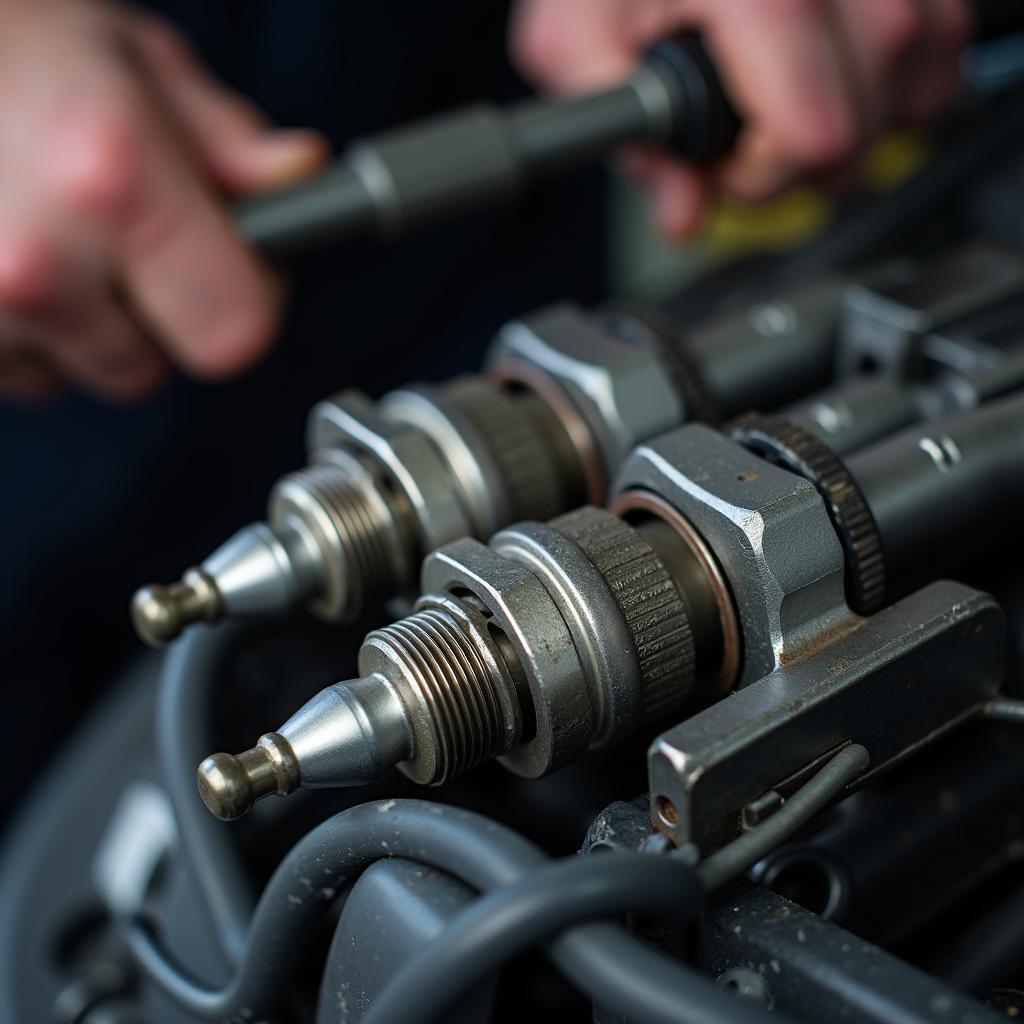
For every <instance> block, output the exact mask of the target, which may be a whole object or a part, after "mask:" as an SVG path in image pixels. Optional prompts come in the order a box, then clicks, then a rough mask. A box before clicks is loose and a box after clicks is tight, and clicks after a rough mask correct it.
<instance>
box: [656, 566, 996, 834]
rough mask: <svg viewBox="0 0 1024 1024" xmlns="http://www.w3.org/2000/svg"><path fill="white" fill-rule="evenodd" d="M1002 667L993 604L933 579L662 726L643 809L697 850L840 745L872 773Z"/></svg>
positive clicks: (955, 718) (958, 713)
mask: <svg viewBox="0 0 1024 1024" xmlns="http://www.w3.org/2000/svg"><path fill="white" fill-rule="evenodd" d="M1002 662H1003V622H1002V613H1001V612H1000V610H999V607H998V605H997V604H996V603H995V601H993V599H992V598H991V597H989V596H988V595H986V594H982V593H979V592H978V591H975V590H972V589H971V588H969V587H965V586H963V585H961V584H958V583H949V582H942V583H934V584H932V585H930V586H928V587H926V588H925V589H923V590H921V591H918V592H917V593H915V594H913V595H911V596H910V597H908V598H905V599H904V600H902V601H900V602H898V603H897V604H895V605H892V606H890V607H888V608H885V609H883V610H882V611H881V612H879V613H878V614H877V615H874V616H872V617H871V618H869V619H859V620H854V621H853V622H851V623H848V624H847V625H846V627H845V628H844V629H843V630H841V631H840V632H837V633H833V634H831V635H829V634H825V635H822V636H821V637H819V639H818V642H817V643H816V645H815V647H814V649H812V650H810V651H807V652H805V654H804V656H803V657H801V658H799V659H796V660H794V661H792V662H787V663H786V664H785V665H784V666H781V667H779V668H778V669H776V670H775V671H773V672H771V673H769V674H768V675H766V676H765V678H764V679H762V680H760V681H759V682H757V683H755V684H754V685H752V686H747V687H746V688H745V689H742V690H740V691H738V692H737V693H735V694H733V695H732V696H731V697H729V698H727V699H726V700H723V701H719V702H718V703H717V704H715V705H713V706H712V707H710V708H707V709H706V710H704V711H702V712H700V713H699V714H697V715H695V716H694V717H693V718H691V719H689V720H688V721H685V722H682V723H681V724H679V725H677V726H675V727H674V728H673V729H670V730H669V731H668V732H666V733H663V734H662V735H661V736H660V737H659V738H658V739H657V740H656V741H655V743H654V744H653V746H652V747H651V750H650V753H649V755H648V772H649V779H650V791H651V797H652V816H653V818H654V820H655V822H656V824H657V826H658V828H660V829H661V830H662V831H664V832H665V833H666V834H667V835H669V836H670V837H671V838H672V839H673V840H674V841H675V842H676V843H678V844H680V845H682V844H684V843H687V842H691V841H692V842H696V843H697V844H698V845H699V846H700V848H701V849H702V850H703V851H704V852H705V853H707V852H709V851H710V850H712V849H715V848H717V847H718V846H721V845H722V844H723V843H724V842H726V841H728V839H729V838H731V837H732V836H733V835H735V834H736V832H737V830H738V829H739V827H740V821H741V812H742V811H743V808H744V807H745V806H746V805H747V804H749V803H751V802H752V801H754V800H755V799H756V798H758V797H760V796H761V795H762V794H764V793H766V792H768V791H770V790H773V789H774V790H780V787H782V790H781V791H783V792H784V791H785V786H786V784H787V783H791V782H792V780H793V777H794V776H796V777H798V775H799V773H801V772H802V771H804V770H806V769H807V767H808V766H809V765H813V764H815V763H817V762H818V761H820V760H821V759H822V758H823V757H825V756H827V755H828V754H829V753H831V752H832V751H834V750H835V749H836V748H837V747H839V746H840V745H842V744H844V743H846V742H847V741H853V742H856V743H860V744H863V745H864V746H865V747H866V748H867V749H868V751H869V753H870V755H871V766H872V767H871V774H874V773H875V772H878V771H881V770H882V769H884V768H885V767H886V766H888V765H890V764H892V763H893V762H894V761H896V760H898V759H900V758H902V757H905V756H906V755H907V754H908V753H909V752H911V751H913V750H915V749H916V748H918V747H920V746H922V745H923V744H925V743H927V742H929V741H931V740H932V739H934V738H936V737H937V736H939V735H941V734H942V733H944V732H945V731H947V730H948V729H950V728H952V727H954V726H955V725H957V724H958V723H960V722H962V721H963V720H965V719H966V718H968V717H970V716H972V715H974V714H976V713H977V712H978V710H979V709H980V708H981V707H982V706H983V705H984V704H985V703H986V702H987V701H988V700H989V699H990V698H991V697H992V695H993V694H994V693H995V692H996V691H997V690H998V688H999V686H1000V684H1001V682H1002Z"/></svg>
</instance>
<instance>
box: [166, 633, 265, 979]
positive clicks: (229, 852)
mask: <svg viewBox="0 0 1024 1024" xmlns="http://www.w3.org/2000/svg"><path fill="white" fill-rule="evenodd" d="M247 632H248V628H247V627H245V626H240V625H237V624H234V623H222V624H220V625H217V626H215V627H211V626H205V625H198V626H193V627H191V628H190V629H189V630H188V631H187V632H186V633H185V635H184V636H183V637H182V638H181V639H180V640H179V641H177V643H175V644H173V645H172V646H171V647H170V648H169V649H168V651H167V654H166V656H165V658H164V663H163V671H162V673H161V676H160V692H159V694H158V695H157V702H156V746H157V754H158V757H159V761H160V767H161V770H162V772H163V776H164V782H165V784H166V786H167V791H168V793H169V794H170V798H171V804H172V805H173V807H174V816H175V818H176V819H177V823H178V832H179V835H180V839H181V844H180V849H181V851H182V854H183V855H184V857H185V858H186V860H187V862H188V864H189V866H190V867H191V869H192V871H193V872H194V873H195V876H196V881H197V883H198V885H199V890H200V892H201V893H202V895H203V902H204V904H205V905H206V907H207V908H208V910H209V914H210V917H211V919H212V923H213V925H214V928H215V931H216V935H217V938H218V940H219V943H220V945H221V947H222V948H223V950H224V952H225V954H226V955H227V956H228V959H229V961H230V962H231V963H237V962H238V959H239V957H240V955H241V952H242V949H243V947H244V944H245V935H246V932H247V931H248V928H249V921H250V920H251V919H252V913H253V905H254V901H253V895H252V892H251V891H250V889H249V886H248V883H247V881H246V878H245V875H244V873H243V872H242V871H241V870H240V863H239V857H238V854H237V852H236V851H235V849H234V846H233V844H232V842H231V835H230V832H229V830H228V829H226V828H225V827H224V825H223V823H221V822H219V821H217V820H216V819H215V818H213V817H212V816H211V815H210V813H209V811H207V810H206V808H205V807H204V806H203V802H202V800H200V799H199V793H198V791H197V789H196V766H197V765H198V764H199V762H200V761H201V760H202V759H203V758H204V757H205V756H206V755H207V753H209V750H210V743H209V736H208V735H207V734H206V731H205V728H204V726H205V724H206V722H207V720H208V715H209V708H210V705H211V702H212V694H211V691H212V688H213V686H214V685H215V684H216V683H217V681H218V680H219V679H220V678H221V669H222V668H223V665H224V660H225V658H226V657H227V655H228V654H229V652H230V651H232V650H233V649H234V648H235V646H236V645H237V643H238V641H239V639H240V638H241V637H242V636H244V635H245V634H246V633H247Z"/></svg>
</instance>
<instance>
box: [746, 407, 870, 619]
mask: <svg viewBox="0 0 1024 1024" xmlns="http://www.w3.org/2000/svg"><path fill="white" fill-rule="evenodd" d="M728 433H729V435H730V437H732V438H733V440H735V441H739V443H740V444H742V445H743V446H744V447H745V448H748V449H749V450H750V451H752V452H754V454H755V455H760V456H761V457H762V458H765V459H767V460H768V461H769V462H772V463H775V464H777V465H779V466H782V467H784V468H785V469H789V470H792V471H793V472H794V473H797V474H799V475H800V476H802V477H803V478H804V479H805V480H809V481H810V482H811V483H812V484H814V487H815V489H816V490H817V492H818V493H819V494H820V495H821V497H822V500H823V501H824V502H825V508H826V510H827V511H828V514H829V519H831V520H832V525H833V526H834V527H835V530H836V535H837V536H838V537H839V542H840V544H842V545H843V551H844V553H845V555H846V600H847V602H848V604H849V605H850V607H851V608H852V609H853V610H854V611H855V612H857V614H858V615H870V614H871V613H872V612H876V611H878V609H879V608H880V607H881V606H882V602H883V601H884V599H885V584H886V573H885V559H884V558H883V556H882V540H881V537H880V536H879V533H878V527H877V525H876V524H875V520H874V517H873V516H872V514H871V509H870V508H869V507H868V504H867V502H866V501H865V500H864V495H863V494H862V493H861V491H860V488H859V487H858V486H857V482H856V481H855V480H854V479H853V477H852V476H851V475H850V473H849V471H848V470H847V468H846V466H845V465H844V463H843V461H842V460H841V459H839V458H838V457H837V456H836V454H835V453H834V452H833V451H832V450H831V449H830V448H829V447H828V445H826V444H825V443H824V442H822V441H821V440H820V438H819V437H818V436H817V435H816V434H814V433H812V432H810V431H807V430H804V429H803V427H801V426H798V425H797V424H795V423H792V422H791V421H790V420H788V419H786V418H785V417H784V416H775V415H772V414H770V413H769V414H763V413H747V414H746V415H744V416H741V417H739V419H737V420H734V421H733V424H732V426H731V428H730V429H729V431H728Z"/></svg>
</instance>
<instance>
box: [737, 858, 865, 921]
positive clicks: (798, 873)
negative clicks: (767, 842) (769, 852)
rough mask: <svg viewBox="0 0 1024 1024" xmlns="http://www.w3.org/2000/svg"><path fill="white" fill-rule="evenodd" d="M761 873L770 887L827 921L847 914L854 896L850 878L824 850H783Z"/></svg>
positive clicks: (759, 875)
mask: <svg viewBox="0 0 1024 1024" xmlns="http://www.w3.org/2000/svg"><path fill="white" fill-rule="evenodd" d="M757 875H758V880H759V881H761V882H763V883H764V884H765V885H766V886H768V888H769V889H772V890H773V891H774V892H777V893H778V894H779V895H780V896H785V897H786V899H788V900H791V901H792V902H793V903H797V904H799V905H800V906H801V907H803V908H804V909H805V910H809V911H811V913H813V914H817V915H818V916H819V917H822V918H824V919H825V920H826V921H835V920H840V919H842V917H843V916H844V915H845V912H846V909H847V906H848V904H849V899H850V885H849V881H848V877H847V875H846V872H845V871H844V870H843V868H842V866H841V865H840V864H838V863H836V862H835V861H834V860H833V859H832V858H831V857H830V856H829V855H828V854H827V853H825V852H824V851H822V850H817V849H814V848H813V847H806V846H795V847H793V848H791V849H789V850H785V849H783V850H780V851H779V852H778V853H777V854H776V855H775V856H774V857H772V858H770V859H769V860H768V862H767V863H766V864H765V866H764V868H763V869H762V870H761V871H759V872H757Z"/></svg>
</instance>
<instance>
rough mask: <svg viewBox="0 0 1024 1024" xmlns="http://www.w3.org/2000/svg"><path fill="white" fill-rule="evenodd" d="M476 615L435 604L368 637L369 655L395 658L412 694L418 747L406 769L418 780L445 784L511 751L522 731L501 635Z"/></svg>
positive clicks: (394, 663) (401, 684)
mask: <svg viewBox="0 0 1024 1024" xmlns="http://www.w3.org/2000/svg"><path fill="white" fill-rule="evenodd" d="M468 621H469V620H462V621H460V619H459V618H456V617H455V615H454V614H453V613H452V612H451V611H450V610H449V609H447V608H442V607H427V608H423V609H421V610H420V611H417V612H415V613H414V614H413V615H410V616H408V617H407V618H405V619H402V620H400V621H398V622H395V623H393V624H392V625H390V626H385V627H384V628H382V629H377V630H374V631H373V632H372V633H370V634H369V635H368V636H367V638H366V643H365V645H364V655H365V652H367V651H374V652H375V653H376V655H377V656H383V657H384V658H385V659H386V660H387V661H388V662H390V663H391V665H392V666H393V667H394V668H396V669H397V670H398V672H399V674H400V678H399V679H398V680H396V682H397V685H398V687H399V689H400V690H405V691H406V692H407V694H408V698H409V699H408V700H407V702H406V707H407V708H408V709H409V713H410V715H411V716H412V717H413V718H414V719H415V721H414V725H413V736H414V739H413V753H412V757H411V758H410V759H409V760H408V761H407V762H405V763H404V764H403V765H402V766H401V767H402V770H403V771H405V772H406V774H408V775H409V776H410V777H412V778H413V779H415V780H416V781H417V782H422V783H427V784H430V785H439V784H440V783H442V782H444V781H446V780H447V779H449V778H451V777H452V776H454V775H457V774H459V773H460V772H463V771H465V770H466V769H468V768H472V767H473V766H474V765H477V764H479V763H480V762H482V761H485V760H487V759H488V758H490V757H493V756H495V755H497V754H500V753H502V752H503V751H505V750H507V749H508V748H509V746H510V745H511V743H512V742H513V740H514V738H515V735H516V730H517V723H516V721H515V718H516V715H515V713H514V709H515V707H516V703H515V700H514V686H513V684H512V681H511V677H510V676H509V675H508V673H507V671H503V665H504V663H503V661H502V656H501V654H500V652H498V651H497V650H496V648H495V647H494V646H493V645H494V640H493V638H491V637H490V636H489V634H488V633H487V631H486V630H477V629H471V628H468ZM364 655H361V658H360V670H364ZM390 677H391V678H392V679H393V680H395V676H394V675H391V676H390ZM510 698H513V699H511V700H510Z"/></svg>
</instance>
